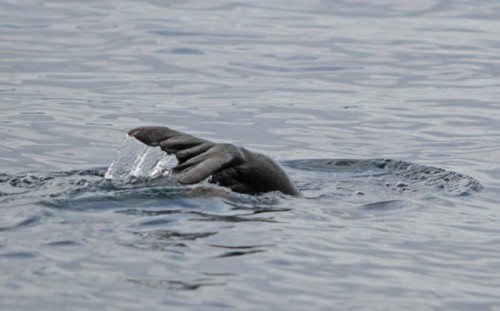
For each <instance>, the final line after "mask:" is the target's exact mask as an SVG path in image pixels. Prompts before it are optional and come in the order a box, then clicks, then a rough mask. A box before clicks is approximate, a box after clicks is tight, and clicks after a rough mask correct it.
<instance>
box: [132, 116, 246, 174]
mask: <svg viewBox="0 0 500 311" xmlns="http://www.w3.org/2000/svg"><path fill="white" fill-rule="evenodd" d="M129 135H130V136H133V137H135V138H137V139H138V140H139V141H141V142H143V143H145V144H147V145H149V146H152V147H155V146H160V147H161V149H162V150H163V151H165V152H166V153H169V154H174V155H175V156H176V158H177V160H178V161H179V163H178V165H177V166H175V167H174V168H173V169H172V173H173V174H174V175H176V177H177V180H178V181H179V182H180V183H182V184H195V183H198V182H200V181H202V180H204V179H206V178H208V177H209V176H210V175H213V174H216V173H217V172H219V171H220V170H221V169H223V168H226V167H228V166H230V165H235V164H236V163H237V162H241V160H240V161H238V160H239V159H241V157H242V154H241V152H240V151H239V148H237V147H235V146H233V145H230V144H215V143H213V142H210V141H208V140H204V139H201V138H197V137H194V136H192V135H189V134H185V133H182V132H178V131H174V130H172V129H169V128H167V127H161V126H146V127H139V128H136V129H133V130H131V131H129Z"/></svg>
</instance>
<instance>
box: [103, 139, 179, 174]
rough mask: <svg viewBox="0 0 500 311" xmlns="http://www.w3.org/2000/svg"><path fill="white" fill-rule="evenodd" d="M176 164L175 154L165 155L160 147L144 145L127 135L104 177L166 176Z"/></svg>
mask: <svg viewBox="0 0 500 311" xmlns="http://www.w3.org/2000/svg"><path fill="white" fill-rule="evenodd" d="M176 164H177V159H176V158H175V156H173V155H167V154H166V153H165V152H163V151H161V149H160V148H153V147H149V146H147V145H144V144H142V143H141V142H139V141H138V140H137V139H135V138H133V137H131V136H129V135H127V136H126V137H125V139H124V141H123V144H122V146H121V147H120V149H119V150H118V153H117V154H116V156H115V158H114V160H113V162H112V163H111V165H110V166H109V168H108V170H107V172H106V174H105V175H104V178H106V179H112V180H129V179H131V178H135V177H150V178H155V177H159V176H161V175H164V176H166V175H169V174H170V169H171V168H172V167H174V166H175V165H176Z"/></svg>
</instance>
